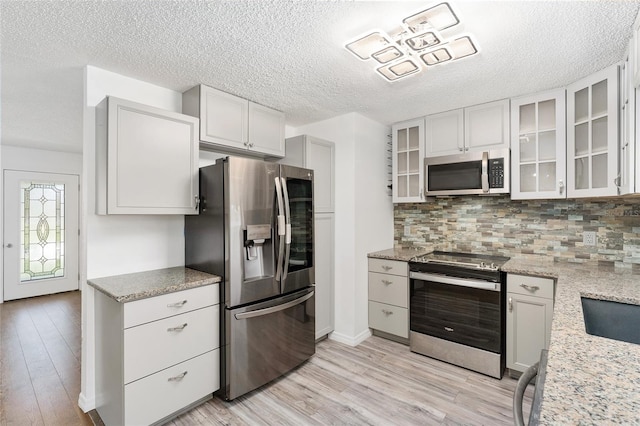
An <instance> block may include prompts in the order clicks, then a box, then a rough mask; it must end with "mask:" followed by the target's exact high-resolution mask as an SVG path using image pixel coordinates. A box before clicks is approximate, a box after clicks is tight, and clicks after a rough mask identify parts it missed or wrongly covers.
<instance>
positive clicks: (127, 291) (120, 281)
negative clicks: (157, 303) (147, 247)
mask: <svg viewBox="0 0 640 426" xmlns="http://www.w3.org/2000/svg"><path fill="white" fill-rule="evenodd" d="M220 281H221V278H220V277H219V276H217V275H211V274H207V273H205V272H200V271H196V270H194V269H189V268H185V267H183V266H178V267H174V268H166V269H156V270H154V271H145V272H137V273H134V274H125V275H116V276H113V277H104V278H94V279H91V280H88V281H87V283H88V284H89V285H90V286H92V287H94V288H96V289H98V290H100V291H101V292H103V293H104V294H106V295H107V296H109V297H111V298H112V299H115V300H116V301H118V302H121V303H126V302H133V301H134V300H140V299H145V298H147V297H153V296H159V295H162V294H166V293H173V292H175V291H181V290H187V289H190V288H194V287H200V286H203V285H208V284H214V283H217V282H220Z"/></svg>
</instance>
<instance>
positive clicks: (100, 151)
mask: <svg viewBox="0 0 640 426" xmlns="http://www.w3.org/2000/svg"><path fill="white" fill-rule="evenodd" d="M197 135H198V119H197V118H193V117H190V116H188V115H184V114H179V113H176V112H172V111H166V110H163V109H160V108H155V107H151V106H148V105H143V104H139V103H137V102H131V101H128V100H124V99H119V98H114V97H111V96H110V97H107V98H105V99H104V100H103V101H102V102H100V103H99V104H98V105H97V106H96V214H180V215H184V214H198V197H199V184H198V157H199V149H198V137H197Z"/></svg>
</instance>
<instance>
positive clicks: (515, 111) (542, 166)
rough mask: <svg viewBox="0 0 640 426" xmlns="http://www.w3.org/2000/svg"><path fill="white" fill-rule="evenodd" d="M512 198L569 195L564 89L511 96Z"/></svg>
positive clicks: (523, 198) (544, 197)
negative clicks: (519, 96)
mask: <svg viewBox="0 0 640 426" xmlns="http://www.w3.org/2000/svg"><path fill="white" fill-rule="evenodd" d="M511 129H512V132H511V154H512V155H511V170H512V174H511V181H512V185H511V198H512V199H514V200H527V199H535V198H543V199H552V198H566V197H567V191H566V143H565V137H566V131H565V129H566V127H565V90H564V89H557V90H551V91H548V92H544V93H538V94H535V95H531V96H524V97H521V98H517V99H512V100H511Z"/></svg>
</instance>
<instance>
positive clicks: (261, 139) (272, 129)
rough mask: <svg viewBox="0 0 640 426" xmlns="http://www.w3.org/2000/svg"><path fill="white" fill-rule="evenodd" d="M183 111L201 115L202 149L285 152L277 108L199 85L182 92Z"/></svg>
mask: <svg viewBox="0 0 640 426" xmlns="http://www.w3.org/2000/svg"><path fill="white" fill-rule="evenodd" d="M182 112H183V113H185V114H188V115H191V116H194V117H198V118H200V143H201V146H202V147H203V148H205V149H210V150H213V151H219V152H225V153H231V154H243V155H248V156H254V157H255V156H257V157H265V158H280V157H284V155H285V146H284V125H285V123H284V121H285V118H284V114H283V113H282V112H280V111H276V110H274V109H272V108H267V107H265V106H262V105H259V104H256V103H254V102H251V101H248V100H246V99H242V98H239V97H237V96H234V95H231V94H229V93H225V92H223V91H221V90H217V89H214V88H212V87H208V86H205V85H198V86H195V87H193V88H191V89H189V90H187V91H186V92H184V93H183V94H182Z"/></svg>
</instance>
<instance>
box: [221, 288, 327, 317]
mask: <svg viewBox="0 0 640 426" xmlns="http://www.w3.org/2000/svg"><path fill="white" fill-rule="evenodd" d="M314 294H315V291H311V292H309V293H308V294H305V295H304V296H302V297H299V298H297V299H293V300H292V301H290V302H287V303H283V304H282V305H276V306H272V307H270V308H264V309H257V310H255V311H249V312H242V313H240V314H235V315H234V316H235V317H236V319H237V320H241V319H247V318H254V317H261V316H263V315H269V314H272V313H274V312H279V311H284V310H285V309H289V308H290V307H292V306H296V305H299V304H301V303H302V302H305V301H307V300H309V299H311V297H312V296H313V295H314Z"/></svg>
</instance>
